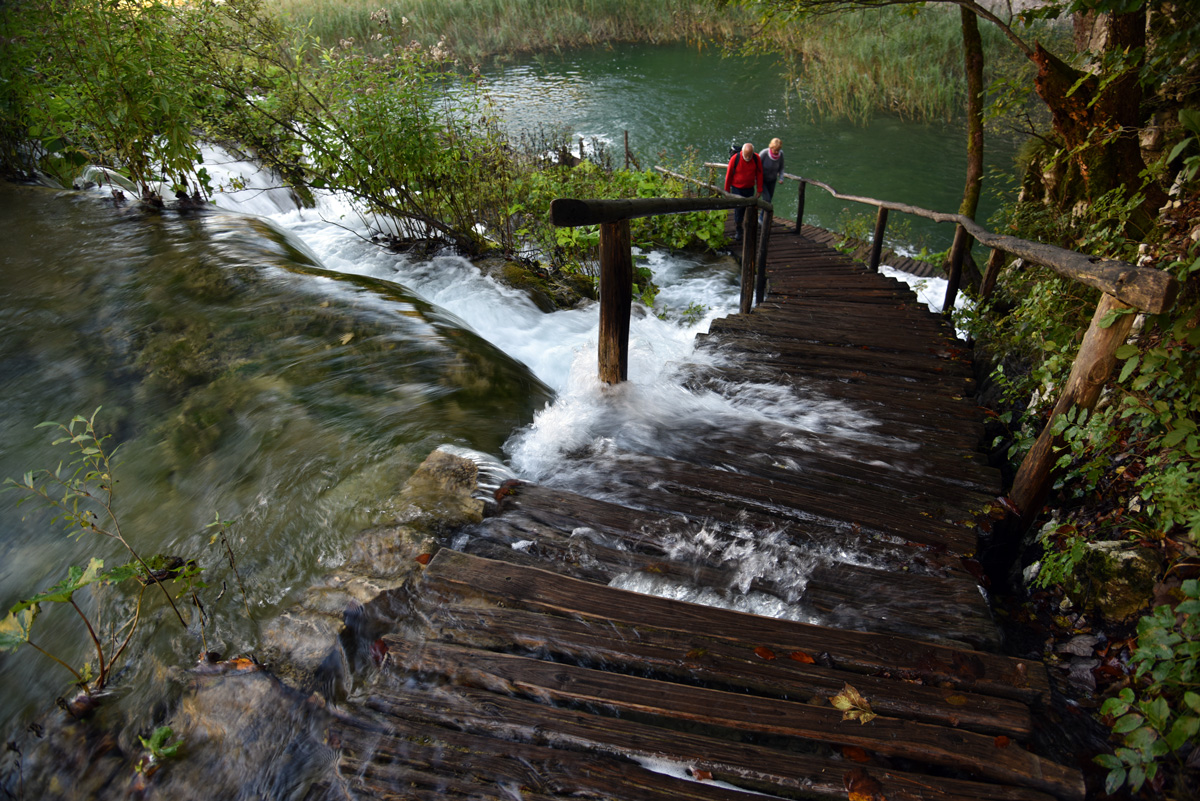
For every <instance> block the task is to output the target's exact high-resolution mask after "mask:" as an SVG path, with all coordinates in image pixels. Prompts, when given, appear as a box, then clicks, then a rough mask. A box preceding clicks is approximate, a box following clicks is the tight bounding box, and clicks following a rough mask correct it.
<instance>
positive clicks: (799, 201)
mask: <svg viewBox="0 0 1200 801" xmlns="http://www.w3.org/2000/svg"><path fill="white" fill-rule="evenodd" d="M806 186H808V183H807V182H805V180H804V179H803V178H801V179H800V191H799V192H798V193H797V196H796V230H795V231H792V233H793V234H798V233H800V226H802V225H804V187H806Z"/></svg>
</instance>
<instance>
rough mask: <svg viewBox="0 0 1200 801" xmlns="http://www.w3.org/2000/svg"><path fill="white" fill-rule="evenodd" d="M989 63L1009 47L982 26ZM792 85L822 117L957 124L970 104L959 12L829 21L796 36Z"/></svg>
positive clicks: (874, 14)
mask: <svg viewBox="0 0 1200 801" xmlns="http://www.w3.org/2000/svg"><path fill="white" fill-rule="evenodd" d="M981 28H982V34H983V39H984V43H983V46H984V52H985V54H986V56H985V64H987V65H988V66H989V67H993V66H994V65H995V63H996V61H997V60H998V58H999V57H1000V56H999V54H1002V53H1003V52H1004V51H1005V50H1007V49H1009V48H1010V45H1009V44H1008V43H1007V42H1006V41H1005V40H1004V38H1003V35H1002V34H1001V33H1000V32H999V31H998V30H997V29H996V28H995V27H994V26H992V25H987V24H986V23H984V24H982V25H981ZM787 49H788V50H789V51H790V54H791V56H792V72H793V79H794V82H793V86H794V87H795V88H796V91H797V94H798V95H799V96H800V98H801V100H802V101H805V102H806V103H807V104H809V105H810V106H811V107H812V108H813V109H814V110H815V111H816V112H817V114H818V115H820V116H824V117H842V118H847V119H851V120H854V121H857V122H864V121H866V120H867V119H869V118H870V117H871V115H872V114H873V113H874V112H875V111H877V110H883V111H890V112H893V113H895V114H899V115H900V116H902V117H907V118H910V119H917V120H951V119H954V118H956V117H959V116H961V114H962V111H963V108H964V106H965V103H966V83H965V80H964V78H963V53H962V28H961V23H960V20H959V11H958V8H957V7H953V6H951V7H949V8H947V7H944V6H933V7H927V8H925V9H922V10H921V11H920V12H919V13H916V14H913V13H911V11H910V10H908V9H901V8H896V7H888V8H882V9H878V10H864V11H861V12H859V13H855V14H839V15H836V16H832V15H831V16H824V17H819V18H817V19H815V20H810V21H807V22H805V23H803V24H802V25H800V26H799V27H797V28H796V29H795V30H793V31H792V32H790V34H789V36H788V41H787Z"/></svg>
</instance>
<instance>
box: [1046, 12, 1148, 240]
mask: <svg viewBox="0 0 1200 801" xmlns="http://www.w3.org/2000/svg"><path fill="white" fill-rule="evenodd" d="M1097 24H1100V25H1106V26H1107V37H1106V47H1105V52H1108V53H1114V52H1121V51H1126V52H1134V51H1137V50H1139V49H1140V48H1142V47H1144V46H1145V43H1146V12H1145V10H1144V9H1143V10H1140V11H1137V12H1134V13H1131V14H1113V15H1108V17H1107V19H1106V20H1101V21H1100V22H1098V23H1097ZM1033 61H1034V63H1035V64H1036V65H1037V68H1038V74H1037V77H1036V78H1035V79H1034V86H1035V88H1036V89H1037V93H1038V95H1039V96H1040V97H1041V98H1042V100H1043V101H1045V103H1046V106H1047V107H1048V108H1049V109H1050V113H1051V115H1052V117H1053V120H1054V129H1055V131H1057V132H1058V134H1059V135H1060V136H1061V137H1062V139H1063V142H1064V143H1065V145H1066V147H1067V150H1068V151H1069V152H1070V154H1071V159H1072V163H1073V164H1074V165H1075V167H1076V168H1077V169H1078V170H1079V174H1080V177H1081V178H1082V179H1083V182H1084V197H1085V199H1087V200H1090V201H1091V200H1096V199H1097V198H1099V197H1101V196H1102V195H1104V194H1105V193H1106V192H1109V191H1111V190H1113V189H1116V188H1118V187H1121V188H1124V189H1125V190H1127V191H1128V192H1130V193H1132V192H1136V191H1138V190H1139V189H1141V185H1142V179H1141V173H1142V171H1143V170H1144V169H1145V162H1144V161H1143V160H1142V153H1141V147H1140V145H1139V142H1138V128H1139V127H1140V125H1141V101H1142V90H1141V86H1140V84H1139V83H1138V71H1137V65H1136V64H1134V65H1128V66H1127V68H1126V70H1125V73H1124V74H1123V75H1121V77H1119V78H1117V79H1116V80H1114V81H1112V82H1110V83H1108V84H1106V85H1101V83H1100V80H1099V79H1098V78H1097V76H1095V75H1091V74H1088V73H1085V72H1080V71H1079V70H1077V69H1075V68H1073V67H1071V66H1070V65H1068V64H1067V63H1066V62H1064V61H1063V60H1062V59H1060V58H1058V57H1057V56H1055V55H1054V54H1052V53H1050V52H1049V51H1047V50H1046V49H1045V48H1044V47H1042V46H1041V45H1040V44H1038V45H1037V47H1036V50H1035V51H1034V55H1033ZM1145 196H1146V200H1145V202H1144V203H1143V205H1142V208H1141V215H1140V217H1141V219H1135V220H1133V221H1132V222H1133V224H1134V226H1135V227H1137V228H1138V229H1142V228H1145V227H1146V226H1147V225H1149V223H1150V221H1151V220H1152V219H1153V217H1154V215H1155V214H1156V213H1157V209H1158V208H1159V206H1161V205H1162V204H1163V202H1164V201H1165V200H1166V197H1165V195H1163V193H1162V191H1161V190H1160V189H1158V187H1157V186H1155V185H1153V184H1151V185H1150V186H1148V187H1147V188H1146V191H1145Z"/></svg>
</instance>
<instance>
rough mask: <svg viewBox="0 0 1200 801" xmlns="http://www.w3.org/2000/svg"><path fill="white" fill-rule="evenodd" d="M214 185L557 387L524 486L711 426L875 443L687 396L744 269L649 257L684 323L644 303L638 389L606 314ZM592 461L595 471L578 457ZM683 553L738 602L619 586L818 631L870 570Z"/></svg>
mask: <svg viewBox="0 0 1200 801" xmlns="http://www.w3.org/2000/svg"><path fill="white" fill-rule="evenodd" d="M209 172H210V174H212V175H213V183H214V185H220V186H222V187H224V188H225V191H222V192H220V193H219V194H218V195H217V198H216V200H217V205H218V206H220V207H222V208H226V209H229V210H233V211H238V212H242V213H250V214H256V215H259V216H262V217H266V218H267V219H269V220H271V221H272V222H273V223H274V224H275V225H276V226H278V227H279V228H281V229H283V230H285V231H287V232H289V233H290V234H291V235H292V236H294V237H295V238H297V239H299V240H300V241H301V242H302V243H303V245H304V246H306V248H307V250H309V251H310V252H311V253H312V254H314V255H315V257H316V258H317V259H318V260H319V262H320V264H321V265H322V266H323V267H324V268H326V269H328V270H332V271H338V272H343V273H348V274H355V275H364V276H370V277H373V278H377V279H383V280H388V281H393V282H396V283H399V284H402V285H403V286H404V287H405V288H406V289H408V290H409V291H410V292H412V293H414V294H417V295H419V296H421V297H422V298H424V299H425V300H427V301H429V302H430V303H432V304H435V305H436V306H438V307H440V308H442V309H444V310H446V311H447V312H449V313H450V314H453V315H454V316H455V317H457V318H458V319H459V320H461V321H462V323H463V325H464V326H465V327H468V328H470V329H472V330H473V331H474V332H475V333H477V334H479V335H480V336H482V337H483V338H484V339H487V340H488V341H490V342H491V343H492V344H494V345H495V346H496V347H498V348H499V349H500V350H502V351H504V352H505V353H507V354H509V355H510V356H512V357H513V358H515V359H517V360H519V361H521V362H523V363H524V364H526V365H527V366H528V367H529V369H530V370H531V371H532V372H533V373H534V374H535V375H536V376H537V377H538V378H539V379H541V380H542V381H543V382H544V383H545V384H547V385H548V386H549V387H551V388H552V389H553V390H554V391H555V393H556V398H555V400H554V401H553V402H552V403H551V404H550V405H548V406H547V407H545V408H544V409H542V410H541V411H540V412H538V413H537V414H536V415H535V418H534V421H533V423H532V424H531V425H529V426H527V427H526V428H524V429H522V430H520V431H517V432H516V433H514V435H513V437H512V438H511V439H510V440H509V442H508V443H507V444H506V446H505V452H506V454H507V456H508V461H509V466H510V467H511V469H512V470H513V471H514V472H515V473H516V475H518V476H519V477H521V478H523V479H526V480H530V481H535V482H541V483H552V484H555V485H558V486H563V487H566V488H572V489H579V488H581V487H587V486H589V484H591V483H594V482H591V481H589V479H590V478H591V477H592V476H591V475H590V474H592V473H594V472H595V470H596V469H597V464H601V465H602V464H603V463H604V462H605V460H604V459H603V458H594V457H599V456H603V455H604V454H605V453H607V452H611V453H614V454H616V453H627V452H634V453H655V454H661V453H663V452H664V448H668V450H669V445H670V443H672V442H677V441H679V440H683V441H684V444H686V442H687V438H688V431H689V430H693V431H695V430H697V427H698V426H699V427H701V428H703V429H704V430H732V429H734V428H735V427H736V426H738V425H745V424H747V423H764V424H771V425H773V426H777V427H780V428H782V429H783V431H784V432H785V433H784V437H785V438H786V431H788V430H792V431H805V432H818V433H832V434H837V435H839V436H852V437H859V438H870V437H871V436H872V433H871V430H872V429H873V428H874V426H875V424H874V423H873V422H872V421H870V420H869V419H866V418H865V417H864V416H863V415H862V414H861V413H860V412H858V411H856V410H854V409H852V408H850V407H849V406H847V405H846V404H844V403H842V402H839V401H833V400H830V399H828V398H824V397H812V396H804V395H802V394H800V393H801V390H797V389H795V388H792V387H786V386H779V385H773V384H763V383H757V384H745V383H743V384H735V383H731V382H721V381H713V380H710V381H708V382H706V385H705V387H704V388H694V387H690V386H688V385H687V383H686V377H687V375H688V371H695V370H696V369H697V367H700V369H703V367H704V366H705V365H709V366H718V365H719V364H720V363H721V357H720V355H719V353H714V352H713V351H711V350H704V351H696V349H695V339H696V335H697V334H698V333H701V332H705V331H707V330H708V327H709V324H710V323H711V321H712V320H714V319H716V318H718V317H722V316H725V315H728V314H731V313H734V312H736V310H737V304H738V296H739V290H738V286H737V273H736V265H735V264H734V263H733V262H732V261H726V262H724V263H708V264H706V263H703V262H701V261H698V260H696V259H688V258H675V257H670V256H668V255H666V254H663V253H659V252H652V253H649V254H638V255H639V257H643V258H644V259H645V264H646V265H647V266H649V267H650V269H651V271H652V273H653V274H654V277H655V281H656V283H658V284H659V285H660V286H661V288H662V289H661V292H660V294H659V297H658V302H657V304H656V308H657V309H663V308H666V309H669V310H670V311H671V313H672V314H671V315H670V316H674V317H675V318H676V319H675V320H664V319H660V317H658V316H656V314H655V313H652V312H651V311H650V310H648V309H646V308H645V307H644V306H642V305H640V304H635V307H634V314H633V319H632V320H631V324H630V340H629V379H630V380H629V381H627V382H624V383H621V384H618V385H616V386H608V385H605V384H602V383H601V382H600V381H599V378H598V376H597V335H598V326H599V315H598V313H597V307H596V305H595V304H588V305H585V306H583V307H581V308H578V309H571V310H565V311H557V312H553V313H544V312H542V311H540V310H539V309H538V308H537V307H536V306H535V305H534V304H533V303H532V302H531V301H530V300H529V298H528V297H527V296H526V295H525V294H524V293H522V292H520V291H517V290H514V289H511V288H509V287H506V286H504V285H501V284H499V283H497V282H496V281H494V280H493V279H491V278H489V277H487V276H484V275H482V274H481V273H480V271H479V270H478V269H477V268H476V267H475V266H474V265H473V264H471V263H470V262H469V261H467V260H465V259H462V258H459V257H457V256H438V257H435V258H432V259H429V260H425V261H414V260H412V259H410V258H408V257H407V256H404V255H401V254H396V253H392V252H389V251H387V250H386V249H384V248H381V247H379V246H378V245H376V244H373V243H371V242H370V241H369V236H370V235H371V234H372V233H373V231H372V229H371V227H370V225H369V223H368V221H366V220H364V218H363V217H362V216H361V215H359V214H358V213H357V212H356V211H355V210H354V208H353V206H352V205H350V203H349V202H348V201H346V200H345V199H343V198H339V197H337V196H333V195H330V194H328V193H326V194H322V195H321V196H320V197H319V198H318V203H319V205H318V207H317V208H316V209H301V208H299V207H298V206H297V205H296V204H295V203H294V201H293V200H292V198H291V195H290V193H288V192H287V191H286V190H279V189H274V188H272V187H271V185H270V184H271V183H272V182H271V180H270V179H269V177H267V176H265V175H263V174H262V173H260V172H257V171H255V170H254V169H253V167H252V166H251V165H248V164H245V163H239V162H236V161H235V160H232V159H223V158H221V156H220V154H219V153H218V152H217V151H213V159H212V162H211V163H210V164H209ZM376 230H377V229H376ZM939 302H940V298H939ZM685 311H686V312H687V314H683V313H684V312H685ZM684 320H686V321H687V322H684ZM766 446H769V443H768V444H767V445H765V447H766ZM581 454H586V455H588V456H589V457H590V458H584V459H580V458H578V456H579V455H581ZM601 469H602V468H601ZM529 545H532V543H529ZM526 547H528V545H527V546H526ZM671 547H672V550H673V553H672V554H671V555H672V556H673V557H678V558H680V559H683V560H688V559H697V560H701V561H706V562H709V563H714V562H715V563H733V564H736V565H737V567H736V570H735V575H734V578H733V580H732V582H731V586H730V587H728V588H725V591H718V590H714V589H705V588H697V587H694V586H690V585H683V584H679V583H674V582H670V581H667V580H665V579H663V578H662V577H658V576H651V575H647V574H644V573H635V574H630V575H626V576H621V577H618V578H617V579H615V580H614V582H613V583H614V585H615V586H619V587H625V588H628V589H633V590H636V591H639V592H643V593H652V594H656V595H662V596H666V597H673V598H679V599H683V600H688V601H693V602H698V603H706V604H709V605H714V606H723V607H728V608H736V609H741V610H744V611H750V612H754V613H756V614H760V615H769V616H774V617H781V618H790V619H796V620H804V621H813V620H814V618H813V617H812V615H810V614H809V613H808V612H806V611H805V610H804V608H803V606H802V604H798V603H796V601H797V600H798V599H799V598H800V596H801V595H802V593H803V590H804V583H805V582H806V581H807V577H808V576H809V575H810V574H811V572H812V570H813V569H814V568H815V567H816V566H817V565H819V564H822V563H828V562H830V561H838V562H859V561H860V558H859V557H856V556H855V555H854V554H851V553H848V552H845V551H844V550H838V551H833V550H830V551H828V552H817V551H811V550H805V549H803V548H800V547H797V546H795V545H789V544H788V543H787V541H786V538H785V537H784V536H783V535H782V534H781V533H778V532H775V533H772V532H762V531H749V530H746V531H742V532H735V533H734V534H732V535H730V534H729V532H725V533H724V534H723V535H722V536H721V537H717V536H716V535H714V534H713V533H712V532H706V531H702V532H700V534H699V535H696V536H693V537H690V538H687V539H682V538H681V539H680V541H678V542H676V543H674V544H673V545H672V546H671ZM759 580H763V581H766V582H767V583H769V584H771V585H772V591H771V593H767V592H760V591H757V590H754V589H752V588H751V585H752V584H753V583H754V582H755V581H759Z"/></svg>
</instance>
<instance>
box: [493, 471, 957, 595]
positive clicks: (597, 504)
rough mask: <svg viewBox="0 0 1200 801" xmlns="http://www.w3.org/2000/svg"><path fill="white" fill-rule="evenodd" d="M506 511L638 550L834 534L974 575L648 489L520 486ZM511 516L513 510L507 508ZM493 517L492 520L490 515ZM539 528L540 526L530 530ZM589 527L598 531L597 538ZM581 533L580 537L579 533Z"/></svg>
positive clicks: (936, 570)
mask: <svg viewBox="0 0 1200 801" xmlns="http://www.w3.org/2000/svg"><path fill="white" fill-rule="evenodd" d="M499 508H500V509H503V510H504V511H505V512H506V513H507V512H509V511H513V512H517V513H520V514H521V515H522V519H521V520H519V521H518V525H522V526H523V525H532V526H534V527H537V528H538V529H539V530H544V529H542V528H541V527H545V528H548V529H550V530H553V531H560V532H571V533H572V534H574V533H575V532H576V531H579V532H581V536H582V537H591V538H593V539H601V538H607V537H612V538H616V540H615V541H614V542H612V543H611V547H612V548H623V549H626V550H639V551H643V552H646V553H650V554H655V555H660V556H661V555H664V553H665V551H664V543H665V542H666V541H667V540H668V539H671V538H686V537H692V536H697V535H700V534H701V533H704V534H705V535H706V536H710V537H735V536H737V535H738V533H739V532H744V531H756V532H760V533H761V532H779V533H780V534H781V535H784V536H786V539H787V541H788V542H789V543H791V544H793V545H795V546H796V547H799V548H820V547H821V546H823V545H824V546H828V544H829V543H830V541H831V538H833V540H834V541H836V542H837V543H838V545H839V546H840V547H844V548H845V549H847V550H849V551H854V552H858V553H861V554H862V555H863V556H864V557H865V558H867V559H870V560H872V561H874V562H877V563H879V564H886V565H892V566H894V567H895V568H896V570H898V571H900V570H904V571H908V572H912V573H914V574H929V575H934V576H941V577H948V576H958V577H959V578H962V579H964V580H965V579H968V578H971V579H972V580H973V574H971V573H970V571H968V570H967V569H966V568H965V567H964V565H963V562H962V560H961V559H960V558H959V557H957V556H954V555H951V554H949V553H948V552H947V551H946V550H945V549H935V548H928V547H923V546H919V545H916V544H899V545H896V544H885V543H881V542H879V541H877V540H873V539H871V538H869V537H866V536H861V535H860V536H857V537H856V536H854V534H853V533H851V532H849V531H845V530H839V529H837V528H827V527H824V526H820V525H817V524H815V523H811V522H809V523H804V524H801V523H794V522H792V521H787V520H783V519H780V518H778V517H772V516H767V515H756V514H753V513H751V512H748V511H747V510H746V509H744V508H742V509H737V508H733V507H729V506H716V505H704V506H698V505H697V504H696V502H694V501H687V500H682V499H680V498H678V497H677V496H672V495H669V494H666V493H654V492H651V491H645V492H643V493H642V494H641V495H639V496H638V504H637V505H636V506H627V505H622V504H617V503H612V502H609V501H604V500H598V499H595V498H589V497H585V496H582V495H580V494H578V493H575V492H571V491H569V490H565V489H562V488H558V487H547V486H544V485H539V484H521V485H519V486H517V487H515V488H514V489H513V490H512V491H511V492H510V493H509V494H507V495H506V496H505V497H504V498H503V500H502V501H501V502H500V506H499ZM506 519H508V516H507V514H506ZM488 522H489V523H490V522H491V521H490V520H489V521H488ZM529 530H530V532H531V533H535V529H533V528H531V529H529ZM591 532H596V533H597V536H595V537H593V535H592V534H591ZM577 539H578V538H577Z"/></svg>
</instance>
